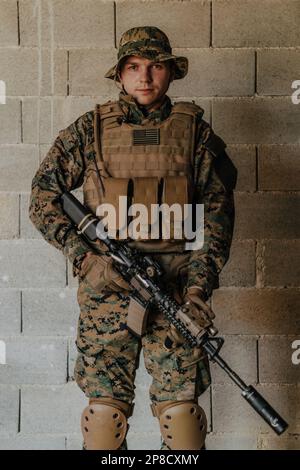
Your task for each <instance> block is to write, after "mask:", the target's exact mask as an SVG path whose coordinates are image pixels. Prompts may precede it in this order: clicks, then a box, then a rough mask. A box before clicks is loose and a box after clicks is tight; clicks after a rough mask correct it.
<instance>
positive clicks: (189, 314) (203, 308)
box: [165, 286, 217, 349]
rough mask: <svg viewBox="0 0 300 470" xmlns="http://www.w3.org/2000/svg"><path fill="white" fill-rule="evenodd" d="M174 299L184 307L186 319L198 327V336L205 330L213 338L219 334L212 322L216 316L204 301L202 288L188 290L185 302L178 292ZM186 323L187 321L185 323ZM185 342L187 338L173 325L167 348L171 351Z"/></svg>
mask: <svg viewBox="0 0 300 470" xmlns="http://www.w3.org/2000/svg"><path fill="white" fill-rule="evenodd" d="M174 297H175V299H176V300H177V301H178V302H179V303H180V304H181V305H182V311H183V312H185V315H186V318H187V319H191V320H192V321H193V322H194V323H195V324H196V325H197V327H198V332H197V336H198V335H199V334H201V331H203V330H207V331H208V332H209V333H210V334H211V335H212V336H214V335H215V334H216V333H217V330H216V329H215V328H214V326H213V322H212V320H213V319H214V318H215V314H214V313H213V311H212V310H211V309H210V307H209V306H208V305H207V303H206V302H205V301H204V300H203V299H204V295H203V294H202V290H201V289H200V288H198V287H197V286H193V287H189V288H187V289H186V291H185V294H184V296H183V301H182V300H181V299H180V295H179V293H178V292H176V293H175V294H174ZM184 323H186V321H184ZM185 341H186V340H185V338H183V336H182V335H181V334H180V333H179V332H178V331H177V329H176V327H175V326H174V325H173V324H171V325H170V329H169V331H168V335H167V338H166V341H165V347H166V348H167V349H170V348H172V347H174V346H177V345H180V344H183V343H184V342H185Z"/></svg>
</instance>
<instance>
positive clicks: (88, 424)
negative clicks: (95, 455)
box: [81, 397, 133, 450]
mask: <svg viewBox="0 0 300 470" xmlns="http://www.w3.org/2000/svg"><path fill="white" fill-rule="evenodd" d="M132 409H133V406H132V405H129V404H128V403H125V402H124V401H121V400H116V399H114V398H106V397H105V398H90V400H89V406H87V407H86V408H85V409H84V410H83V412H82V416H81V430H82V434H83V437H84V444H85V449H86V450H116V449H118V448H119V447H120V446H121V445H122V442H123V441H124V439H125V437H126V433H127V430H128V424H127V418H129V416H131V414H132Z"/></svg>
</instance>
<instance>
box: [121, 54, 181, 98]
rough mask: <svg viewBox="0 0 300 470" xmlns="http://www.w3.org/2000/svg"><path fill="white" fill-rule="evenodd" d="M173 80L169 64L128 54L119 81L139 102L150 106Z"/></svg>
mask: <svg viewBox="0 0 300 470" xmlns="http://www.w3.org/2000/svg"><path fill="white" fill-rule="evenodd" d="M172 80H173V72H172V68H171V67H170V64H169V63H168V62H167V61H166V62H153V61H151V60H149V59H146V58H144V57H138V56H129V57H128V58H127V59H126V61H125V62H124V64H123V65H122V68H121V71H120V82H121V84H122V85H123V86H124V88H125V90H126V92H127V93H128V94H130V95H132V96H133V97H134V98H135V99H136V100H137V102H138V103H139V104H141V105H143V106H147V107H152V106H153V105H155V104H156V103H159V102H160V101H161V98H162V97H163V96H164V95H165V93H166V92H167V90H168V88H169V84H170V81H172Z"/></svg>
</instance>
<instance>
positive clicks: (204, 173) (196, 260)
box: [30, 74, 234, 449]
mask: <svg viewBox="0 0 300 470" xmlns="http://www.w3.org/2000/svg"><path fill="white" fill-rule="evenodd" d="M108 75H109V74H108ZM119 103H120V105H121V108H122V110H123V112H124V115H126V118H127V121H128V122H130V123H132V124H145V123H147V121H151V120H153V121H155V122H161V121H163V120H165V119H167V118H168V116H169V115H170V112H171V109H172V103H171V100H170V99H169V97H168V96H166V97H165V100H164V102H163V104H162V105H161V107H160V108H159V109H158V110H155V111H153V112H150V113H149V114H148V113H147V112H146V110H145V109H144V108H143V107H141V106H139V105H138V104H137V103H136V101H135V100H134V99H133V97H132V96H130V95H127V94H126V93H125V92H124V91H122V92H121V93H120V95H119ZM93 118H94V111H89V112H87V113H85V114H84V115H82V116H81V117H79V118H78V119H77V120H76V121H75V122H73V123H72V124H71V125H69V126H68V127H67V128H66V129H64V130H62V131H60V132H59V135H58V137H57V138H56V140H55V142H54V143H53V145H52V147H51V149H50V150H49V152H48V153H47V155H46V157H45V158H44V160H43V162H42V163H41V165H40V167H39V169H38V171H37V172H36V175H35V176H34V179H33V182H32V193H31V200H30V219H31V221H32V222H33V224H34V225H35V226H36V228H37V229H38V230H39V231H40V232H41V233H42V235H43V237H44V238H45V240H47V241H48V242H49V243H50V244H52V245H53V246H55V247H56V248H58V249H59V250H62V251H63V253H64V255H65V256H66V257H67V258H68V259H69V260H70V262H71V263H72V266H73V275H74V276H78V280H79V288H78V294H77V298H78V303H79V306H80V316H79V321H78V333H77V340H76V345H77V349H78V358H77V362H76V366H75V379H76V382H77V384H78V385H79V387H80V388H81V389H82V390H83V391H84V393H85V394H86V396H87V397H113V398H117V399H119V400H122V401H124V402H126V403H130V404H131V403H132V402H133V399H134V389H135V386H134V379H135V373H136V368H137V367H138V363H139V354H140V351H141V348H142V349H143V354H144V359H145V366H146V369H147V371H148V373H149V374H150V375H151V376H152V379H153V381H152V385H151V388H150V399H151V401H153V402H155V401H157V402H161V401H165V400H174V401H175V400H193V399H195V398H197V397H198V396H199V395H200V394H201V393H203V391H204V390H205V389H206V388H207V387H208V386H209V384H210V373H209V366H208V361H207V358H206V357H204V356H203V355H202V352H201V350H200V349H197V350H195V349H193V348H191V347H190V346H189V345H188V344H186V343H183V344H177V345H175V346H174V347H173V348H172V349H170V350H167V349H166V348H165V347H164V341H165V339H166V334H167V331H168V328H169V322H168V321H167V320H166V319H165V318H164V317H163V315H162V314H161V313H160V312H159V311H158V310H155V309H152V311H151V313H150V315H149V319H148V326H147V331H146V333H145V334H144V335H143V336H142V338H141V339H139V338H137V337H135V336H133V335H132V334H131V333H130V332H129V331H128V330H127V329H126V317H127V311H128V304H129V292H126V291H123V292H112V291H110V290H109V288H106V289H105V290H104V291H101V292H96V291H95V290H94V289H93V288H92V287H91V285H90V284H89V282H88V280H87V278H88V276H86V274H87V273H85V272H84V273H82V272H81V271H80V265H81V261H82V259H83V258H84V255H85V254H86V253H87V252H89V251H90V250H91V248H90V247H89V246H88V245H87V244H86V243H85V242H84V241H83V240H82V239H81V238H80V237H79V235H78V234H77V232H76V230H75V229H74V227H73V226H72V224H71V222H70V220H69V218H68V217H67V216H66V215H64V214H63V211H62V208H61V204H60V201H59V198H60V196H61V194H62V192H63V191H71V190H74V189H76V188H79V187H80V186H82V183H83V180H84V176H85V169H86V167H87V166H88V163H89V161H90V160H91V159H94V158H95V151H94V145H93V144H94V129H93ZM197 129H198V132H197V147H196V151H195V156H194V167H193V180H194V183H195V191H196V201H197V202H198V203H203V204H204V205H205V237H204V246H203V247H202V248H201V249H200V250H195V251H193V252H191V254H190V258H189V263H188V265H187V268H186V269H185V270H183V271H181V272H180V274H178V273H177V272H176V273H175V272H174V276H173V277H172V275H171V276H170V278H169V281H170V282H168V286H169V289H170V292H174V291H175V290H176V289H177V290H178V291H179V292H180V293H181V294H182V292H183V290H184V289H185V288H186V287H188V286H192V285H193V286H194V285H197V286H199V287H201V289H202V291H203V296H204V298H205V299H206V300H208V299H209V297H210V296H211V294H212V290H213V289H214V288H217V287H218V275H219V273H220V271H221V270H222V268H223V266H224V265H225V263H226V261H227V259H228V257H229V250H230V245H231V240H232V232H233V220H234V204H233V194H232V189H233V186H234V172H233V170H232V164H231V163H230V160H229V159H228V157H227V155H226V153H225V152H222V153H221V155H220V154H218V155H217V156H216V153H215V149H214V147H213V145H210V144H209V142H210V138H211V137H212V136H213V135H214V134H213V131H212V129H211V128H210V126H209V125H208V124H207V123H206V122H205V121H204V120H203V119H202V115H201V113H200V114H199V116H198V122H197ZM176 256H177V255H172V254H165V255H157V256H156V259H158V260H159V261H160V262H161V263H162V265H163V266H164V265H166V266H167V265H169V264H170V262H172V260H173V261H174V258H175V257H176ZM154 257H155V255H154ZM122 448H126V441H124V444H123V446H122ZM162 448H163V449H164V448H167V447H166V445H165V444H163V445H162Z"/></svg>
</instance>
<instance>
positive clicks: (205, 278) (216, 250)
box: [186, 120, 237, 300]
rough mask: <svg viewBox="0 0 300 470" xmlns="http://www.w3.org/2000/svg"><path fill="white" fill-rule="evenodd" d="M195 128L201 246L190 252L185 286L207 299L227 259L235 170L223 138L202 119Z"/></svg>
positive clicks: (196, 190) (217, 285)
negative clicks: (202, 210) (197, 291)
mask: <svg viewBox="0 0 300 470" xmlns="http://www.w3.org/2000/svg"><path fill="white" fill-rule="evenodd" d="M198 130H199V134H198V136H199V137H198V139H197V147H196V153H195V160H194V183H195V202H196V203H202V204H204V245H203V247H202V248H201V249H198V250H195V251H193V252H192V254H191V258H190V263H189V268H188V277H187V285H186V287H191V286H197V287H199V288H200V289H201V290H202V292H203V294H204V298H205V300H207V299H208V298H209V297H210V296H211V294H212V291H213V289H215V288H218V287H219V273H220V272H221V270H222V268H223V267H224V265H225V263H226V262H227V260H228V258H229V252H230V246H231V241H232V234H233V226H234V199H233V189H234V187H235V184H236V176H237V172H236V168H235V167H234V165H233V163H232V162H231V160H230V159H229V157H228V156H227V154H226V152H225V144H224V142H223V140H222V139H221V138H220V137H218V136H217V135H215V134H214V132H213V130H212V129H211V128H210V127H209V125H208V124H207V123H206V122H205V121H203V120H202V121H201V122H200V125H199V129H198Z"/></svg>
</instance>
